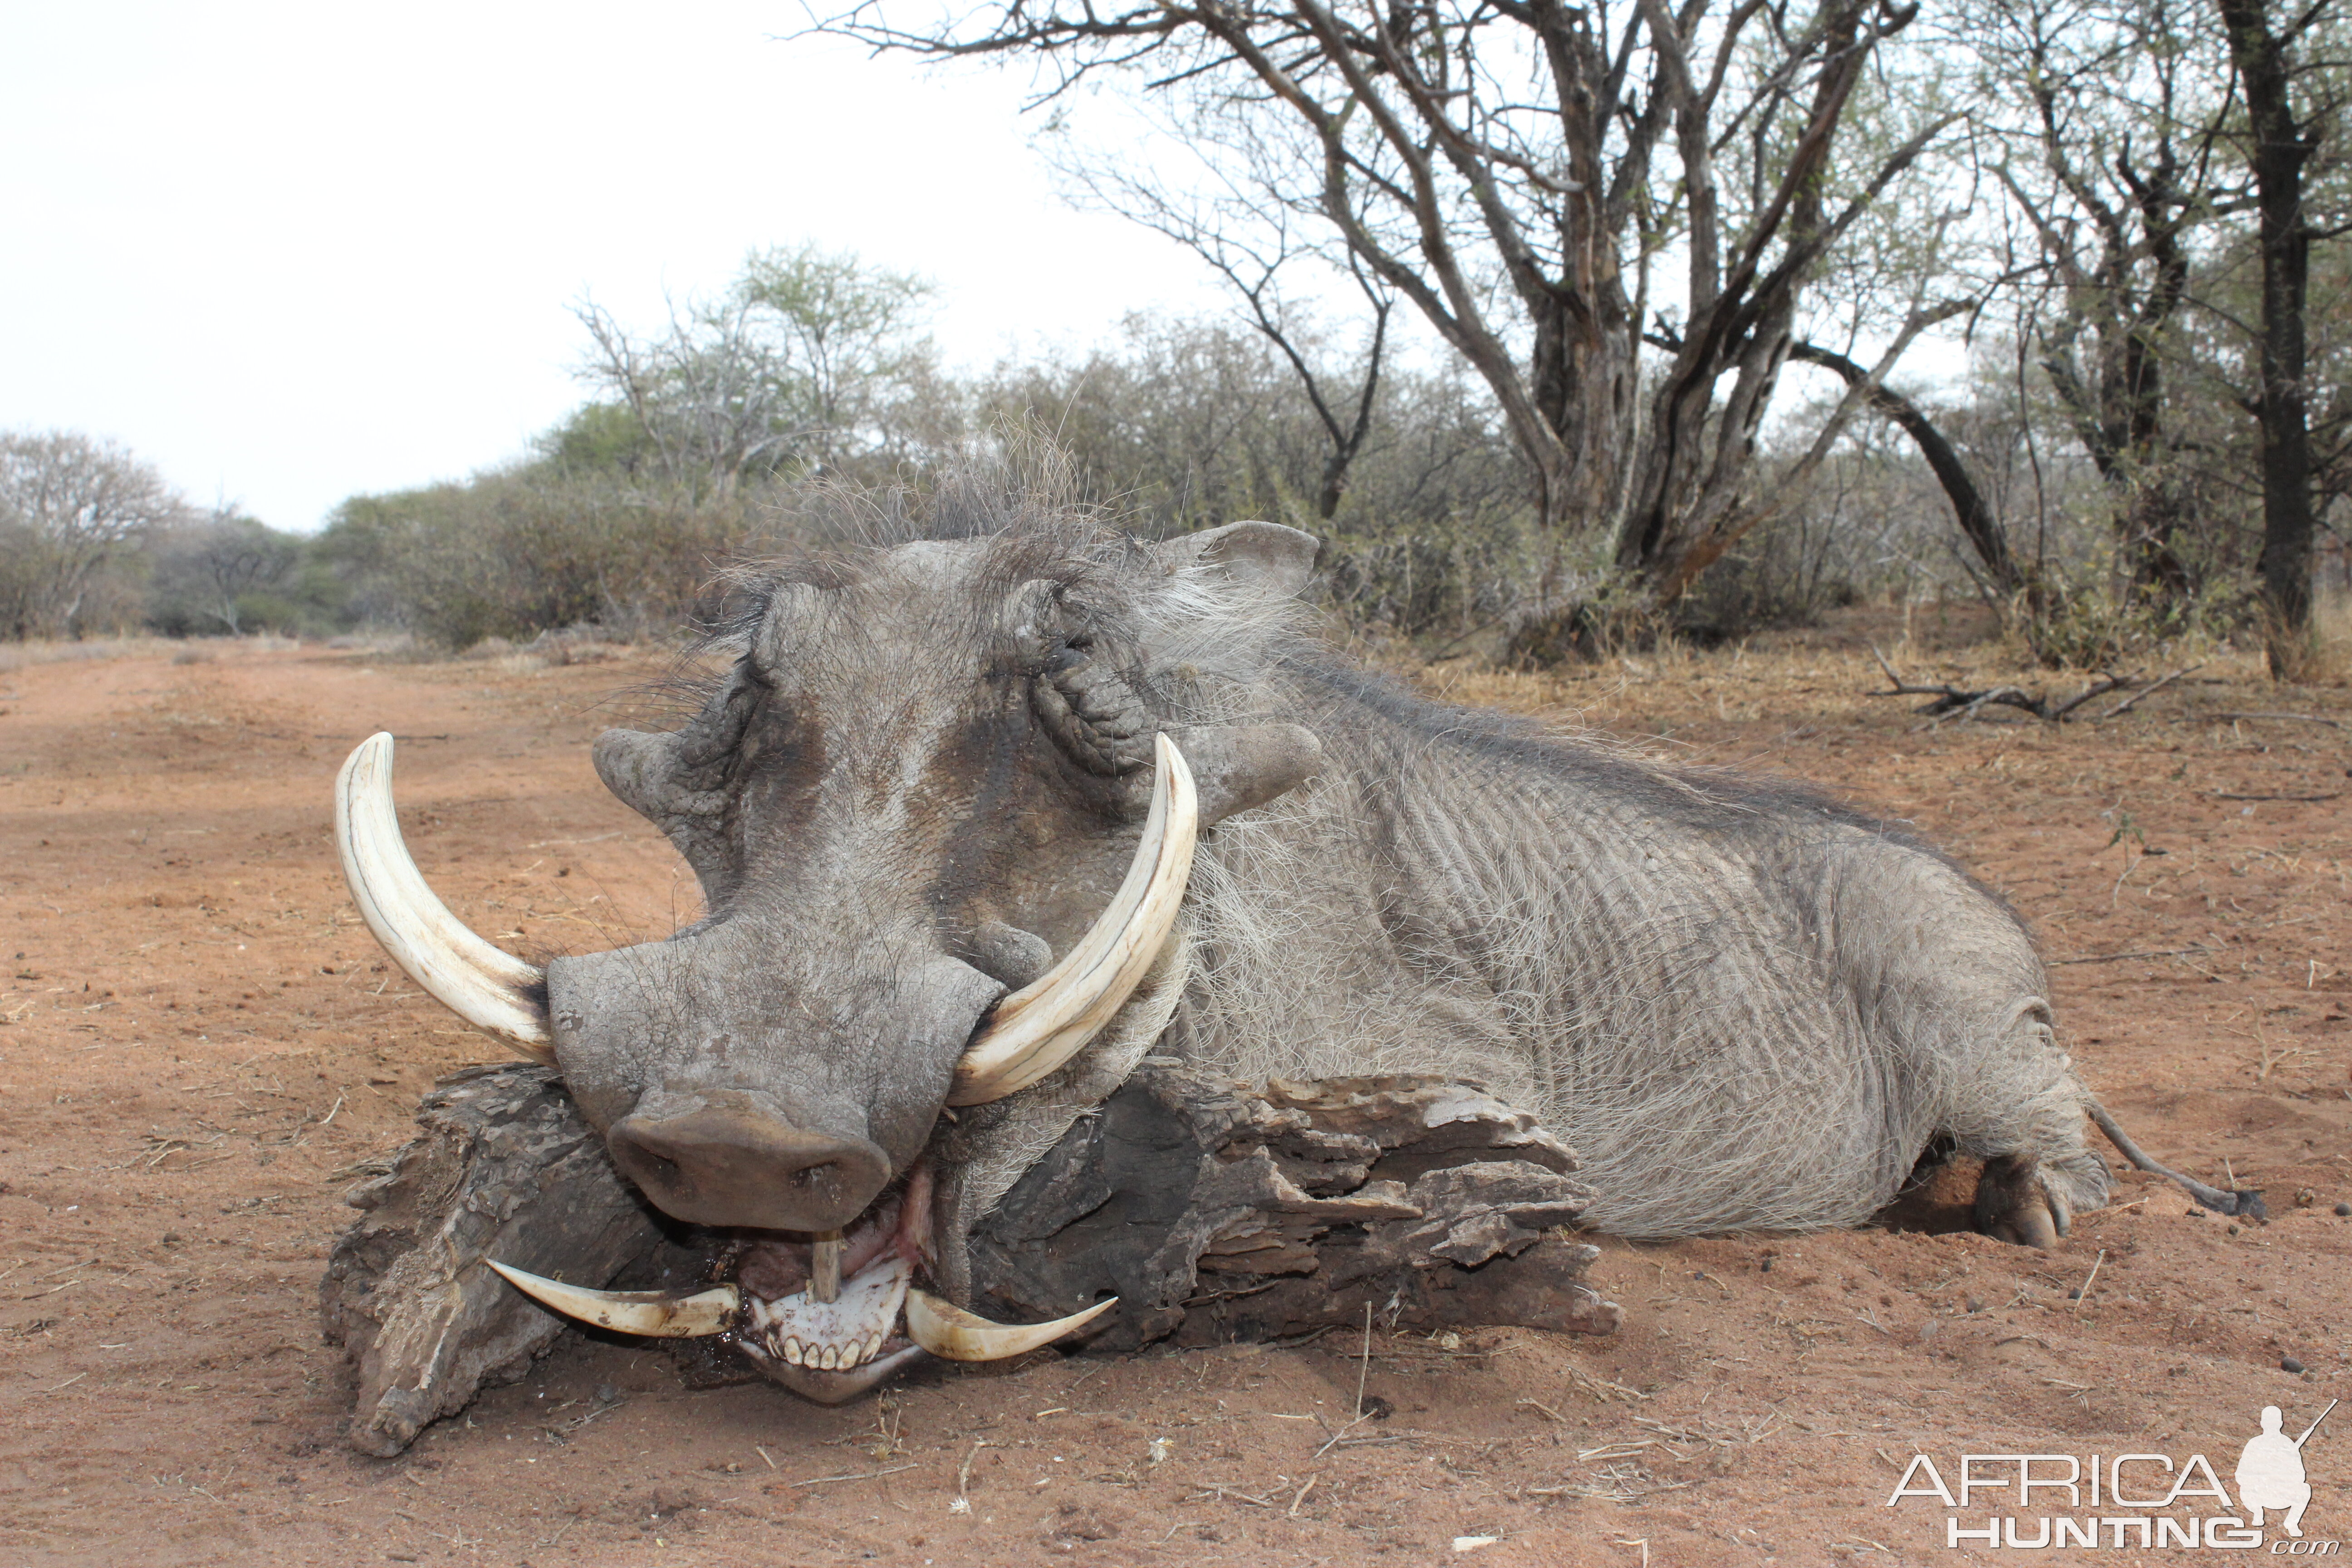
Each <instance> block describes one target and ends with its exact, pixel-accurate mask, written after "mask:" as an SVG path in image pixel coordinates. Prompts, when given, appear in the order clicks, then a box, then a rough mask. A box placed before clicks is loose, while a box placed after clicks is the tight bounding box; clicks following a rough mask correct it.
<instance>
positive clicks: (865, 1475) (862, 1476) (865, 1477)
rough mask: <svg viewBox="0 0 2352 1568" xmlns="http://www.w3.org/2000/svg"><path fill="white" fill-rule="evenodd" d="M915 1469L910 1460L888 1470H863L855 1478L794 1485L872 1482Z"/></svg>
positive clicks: (829, 1478) (820, 1479) (816, 1479)
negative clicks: (901, 1471) (882, 1477)
mask: <svg viewBox="0 0 2352 1568" xmlns="http://www.w3.org/2000/svg"><path fill="white" fill-rule="evenodd" d="M913 1468H915V1463H914V1461H913V1460H911V1459H909V1460H908V1462H907V1463H905V1464H903V1465H892V1466H891V1467H890V1468H888V1469H887V1470H862V1471H860V1472H859V1473H857V1474H856V1475H854V1476H816V1477H813V1478H811V1479H808V1480H805V1481H794V1482H793V1485H794V1486H796V1487H822V1486H829V1485H831V1484H832V1483H833V1482H835V1481H870V1480H874V1479H877V1478H878V1477H881V1476H895V1475H897V1474H898V1472H899V1471H900V1470H911V1469H913Z"/></svg>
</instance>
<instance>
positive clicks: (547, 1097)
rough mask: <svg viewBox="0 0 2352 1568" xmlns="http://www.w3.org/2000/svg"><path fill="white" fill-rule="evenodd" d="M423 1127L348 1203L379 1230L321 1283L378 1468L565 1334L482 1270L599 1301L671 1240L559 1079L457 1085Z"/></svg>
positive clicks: (435, 1104) (528, 1077) (470, 1076)
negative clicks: (583, 1287) (530, 1276)
mask: <svg viewBox="0 0 2352 1568" xmlns="http://www.w3.org/2000/svg"><path fill="white" fill-rule="evenodd" d="M416 1121H417V1124H418V1126H420V1127H421V1128H423V1129H424V1131H423V1132H422V1133H421V1134H420V1135H419V1136H418V1137H417V1138H416V1139H415V1141H414V1142H410V1143H409V1144H408V1145H407V1146H406V1147H405V1148H403V1149H402V1150H401V1151H400V1152H398V1153H397V1154H395V1155H393V1156H392V1157H391V1158H390V1159H388V1160H384V1161H380V1162H375V1163H374V1167H375V1168H374V1173H373V1177H372V1179H371V1180H368V1181H365V1182H362V1184H360V1185H358V1186H356V1187H354V1188H352V1190H351V1191H350V1192H348V1193H346V1194H344V1195H343V1201H344V1202H345V1203H348V1204H350V1205H352V1207H354V1208H357V1209H362V1210H364V1211H366V1217H364V1218H362V1220H360V1221H359V1222H358V1223H357V1224H355V1225H353V1226H352V1227H351V1228H350V1229H348V1230H346V1231H345V1232H344V1233H343V1234H342V1236H341V1237H340V1238H339V1239H338V1240H337V1241H336V1243H335V1246H334V1250H333V1252H332V1253H331V1255H330V1256H329V1258H328V1260H327V1272H326V1276H325V1278H323V1279H321V1280H320V1282H319V1311H320V1320H321V1321H322V1323H323V1326H324V1328H325V1331H326V1336H327V1339H328V1340H329V1341H330V1342H332V1343H338V1344H341V1346H342V1347H343V1349H344V1352H345V1353H346V1354H347V1355H348V1356H349V1357H350V1359H351V1363H352V1366H353V1368H354V1369H355V1370H356V1371H357V1373H358V1375H359V1395H358V1400H357V1403H356V1407H355V1409H354V1410H353V1413H352V1423H351V1426H350V1431H349V1435H350V1438H351V1443H352V1447H355V1448H358V1449H359V1450H360V1451H361V1452H362V1453H366V1454H373V1455H376V1456H378V1457H380V1458H389V1457H391V1456H392V1455H394V1454H397V1453H399V1452H400V1451H401V1450H402V1449H404V1448H405V1447H408V1445H409V1444H410V1443H411V1442H412V1441H414V1440H415V1436H416V1434H417V1433H418V1432H420V1431H422V1430H424V1428H425V1426H427V1425H428V1424H429V1423H431V1422H433V1421H436V1420H438V1419H439V1418H440V1417H442V1416H444V1415H455V1414H456V1413H457V1412H458V1411H460V1410H463V1409H464V1408H465V1407H466V1406H467V1405H469V1404H471V1403H472V1402H473V1399H474V1396H475V1394H478V1393H479V1392H480V1391H481V1390H482V1389H483V1388H484V1387H486V1386H496V1385H497V1384H501V1383H511V1382H513V1381H515V1380H516V1379H517V1378H519V1377H520V1376H521V1375H522V1374H523V1373H524V1371H525V1370H526V1369H527V1368H529V1366H530V1362H531V1358H532V1357H534V1356H536V1355H538V1354H540V1353H541V1352H544V1351H545V1350H546V1349H547V1348H548V1346H549V1345H551V1343H553V1342H554V1340H555V1338H556V1336H557V1335H558V1334H560V1333H562V1331H563V1328H564V1321H563V1320H562V1319H561V1318H559V1317H556V1316H554V1315H553V1314H552V1313H550V1312H547V1311H545V1310H542V1309H541V1308H540V1307H539V1306H537V1305H536V1304H534V1303H533V1302H531V1301H530V1300H528V1299H526V1298H525V1297H523V1296H521V1295H520V1294H519V1293H517V1292H516V1291H515V1290H514V1289H511V1288H510V1287H509V1286H508V1284H507V1283H506V1281H505V1280H503V1279H499V1277H498V1276H497V1275H495V1274H493V1273H491V1272H490V1270H488V1268H483V1267H481V1260H482V1258H484V1257H486V1256H487V1257H492V1258H497V1259H498V1260H499V1262H501V1263H510V1264H513V1265H514V1266H515V1267H517V1268H527V1269H530V1271H531V1272H533V1273H535V1274H545V1275H548V1276H550V1277H551V1278H554V1279H568V1280H573V1281H578V1282H582V1283H589V1284H595V1285H602V1284H604V1282H605V1281H606V1280H608V1279H611V1278H612V1277H613V1276H614V1274H615V1273H617V1272H618V1271H619V1270H620V1269H622V1268H625V1267H626V1266H627V1265H629V1264H630V1263H632V1262H634V1261H635V1260H636V1259H637V1258H642V1257H644V1256H645V1255H646V1253H647V1252H648V1251H650V1250H652V1249H653V1248H654V1247H656V1245H657V1244H658V1243H659V1241H660V1240H661V1230H660V1227H659V1226H658V1224H657V1222H656V1219H655V1217H654V1215H653V1213H652V1211H651V1210H649V1209H648V1208H647V1207H646V1205H645V1204H644V1203H643V1201H642V1200H640V1199H639V1198H638V1197H637V1195H636V1194H635V1191H634V1190H633V1189H632V1188H631V1187H630V1186H629V1185H628V1184H627V1183H625V1182H624V1181H623V1180H622V1179H621V1176H620V1173H618V1172H616V1171H614V1169H613V1165H612V1162H611V1161H610V1160H609V1159H608V1158H606V1156H605V1153H604V1139H603V1138H601V1137H599V1136H598V1135H597V1134H596V1132H595V1131H593V1129H592V1128H590V1127H589V1126H588V1124H587V1123H586V1122H585V1121H583V1120H582V1119H581V1116H580V1113H579V1111H578V1110H575V1109H574V1108H573V1106H572V1097H571V1096H570V1095H568V1094H566V1093H565V1092H564V1090H563V1086H562V1083H561V1082H560V1081H558V1079H557V1078H556V1075H555V1073H554V1072H553V1070H552V1069H551V1068H542V1067H524V1066H513V1067H489V1068H467V1070H465V1071H463V1072H459V1073H456V1074H453V1075H451V1076H450V1077H448V1078H446V1079H442V1080H441V1081H440V1082H439V1083H438V1084H436V1085H435V1086H434V1088H433V1089H432V1091H431V1092H430V1093H428V1094H427V1095H426V1096H425V1101H424V1103H423V1105H422V1106H420V1107H419V1108H418V1110H417V1113H416Z"/></svg>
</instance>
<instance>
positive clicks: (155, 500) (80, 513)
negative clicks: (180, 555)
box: [0, 430, 187, 638]
mask: <svg viewBox="0 0 2352 1568" xmlns="http://www.w3.org/2000/svg"><path fill="white" fill-rule="evenodd" d="M186 510H187V504H186V502H185V501H184V500H182V499H181V498H180V495H179V492H177V491H176V490H174V489H172V487H171V486H170V485H168V484H166V483H164V482H163V476H162V475H160V474H158V473H157V472H156V471H155V470H154V469H153V468H149V467H148V466H147V465H146V464H144V463H142V462H141V461H139V459H138V458H134V457H132V456H131V454H130V452H128V451H127V450H125V449H124V448H122V447H119V446H117V445H115V444H114V443H112V442H110V441H101V440H94V439H92V438H91V437H88V436H83V435H79V434H77V433H75V432H72V431H66V430H52V431H48V432H46V433H43V434H38V435H36V434H33V433H31V432H28V431H26V432H5V433H0V637H16V638H23V637H55V636H58V635H60V634H63V635H65V636H68V637H79V635H80V634H81V626H80V620H79V616H80V612H81V606H82V600H83V597H84V595H86V594H87V593H88V591H89V585H90V582H91V579H92V578H94V577H95V576H96V575H97V574H98V573H99V571H100V568H101V567H103V566H104V565H105V564H106V563H108V562H109V561H110V559H112V558H113V557H114V556H116V555H117V554H119V553H121V552H123V551H124V550H125V549H127V548H128V547H130V546H131V545H132V544H134V543H136V542H138V541H139V540H141V539H142V538H144V537H145V536H146V535H147V534H148V533H150V532H152V531H155V530H157V529H161V528H163V527H165V526H167V525H169V524H171V523H173V522H175V521H179V520H180V519H181V518H182V517H184V515H185V514H186Z"/></svg>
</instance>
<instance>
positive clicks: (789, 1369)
mask: <svg viewBox="0 0 2352 1568" xmlns="http://www.w3.org/2000/svg"><path fill="white" fill-rule="evenodd" d="M915 1207H917V1205H911V1204H910V1205H902V1210H901V1213H902V1215H903V1214H904V1213H905V1212H907V1211H908V1210H912V1209H914V1208H915ZM873 1240H874V1238H872V1237H868V1238H866V1243H865V1244H864V1245H858V1244H857V1243H856V1241H855V1240H853V1243H852V1247H851V1252H852V1256H853V1257H854V1256H856V1254H858V1253H866V1262H865V1263H864V1266H863V1267H861V1268H857V1269H856V1272H855V1273H853V1274H852V1275H851V1276H850V1277H849V1278H848V1279H845V1280H843V1281H842V1282H841V1285H840V1288H839V1289H838V1290H837V1291H836V1292H835V1295H834V1299H833V1300H829V1301H826V1300H818V1299H817V1297H816V1294H815V1293H814V1291H813V1290H811V1289H800V1290H795V1291H792V1292H790V1293H788V1294H785V1295H781V1296H775V1297H766V1296H761V1295H759V1294H758V1293H756V1292H754V1291H751V1290H749V1289H745V1288H744V1287H743V1286H742V1285H741V1284H740V1282H739V1283H736V1284H731V1285H719V1286H714V1287H712V1288H710V1289H706V1290H698V1291H657V1290H591V1289H586V1288H584V1287H582V1286H578V1285H566V1284H563V1283H562V1282H561V1281H558V1280H553V1279H542V1278H541V1277H540V1276H539V1275H536V1274H530V1273H527V1272H525V1271H524V1270H522V1269H520V1268H509V1267H508V1266H507V1265H505V1264H502V1263H497V1262H492V1263H491V1264H490V1267H491V1268H495V1269H496V1270H498V1272H499V1275H500V1276H501V1277H502V1278H503V1279H506V1280H507V1282H508V1283H509V1284H511V1285H513V1286H514V1287H515V1289H518V1290H520V1291H521V1292H523V1294H525V1295H527V1296H529V1297H530V1298H531V1299H532V1300H535V1301H537V1302H539V1303H540V1305H541V1306H543V1307H546V1308H548V1309H550V1310H553V1311H557V1312H561V1313H562V1314H564V1315H565V1316H566V1317H570V1318H574V1319H577V1320H579V1321H582V1322H585V1323H591V1324H593V1325H595V1326H596V1327H598V1328H604V1329H611V1330H613V1331H615V1332H619V1333H632V1334H642V1335H646V1336H648V1337H652V1338H661V1339H691V1338H699V1337H704V1336H710V1335H717V1336H720V1337H723V1338H725V1339H726V1340H728V1341H729V1342H731V1343H734V1344H737V1345H740V1346H741V1347H742V1349H743V1350H744V1351H745V1352H748V1353H749V1354H750V1355H751V1357H752V1359H753V1360H754V1361H755V1362H757V1363H759V1365H760V1369H761V1371H762V1372H763V1373H767V1375H768V1376H769V1377H771V1378H772V1379H773V1380H775V1381H776V1382H778V1383H781V1384H783V1385H784V1386H786V1387H787V1388H790V1389H792V1390H793V1392H794V1393H796V1394H803V1395H805V1396H807V1397H808V1398H811V1399H815V1400H819V1401H822V1402H824V1403H825V1404H838V1403H839V1402H841V1401H842V1400H845V1399H848V1398H851V1397H853V1396H855V1395H856V1394H862V1393H864V1392H865V1391H866V1390H867V1389H869V1388H871V1387H873V1386H874V1385H875V1384H878V1383H880V1382H881V1381H882V1380H883V1379H885V1378H887V1377H888V1376H890V1375H891V1374H892V1373H897V1372H898V1371H899V1370H901V1369H902V1368H904V1367H907V1366H909V1365H911V1364H913V1363H916V1362H918V1361H919V1360H921V1359H922V1358H923V1356H924V1355H925V1354H926V1353H928V1354H930V1355H935V1356H938V1357H940V1359H941V1360H944V1361H962V1362H980V1361H1006V1360H1010V1359H1011V1358H1012V1357H1014V1356H1018V1355H1025V1354H1027V1353H1028V1352H1031V1351H1033V1350H1036V1349H1038V1348H1039V1347H1041V1346H1044V1345H1047V1344H1050V1343H1052V1342H1054V1341H1055V1340H1057V1339H1060V1338H1061V1337H1062V1336H1063V1335H1065V1334H1066V1333H1069V1332H1071V1331H1073V1330H1076V1329H1079V1328H1083V1327H1084V1326H1086V1325H1087V1324H1088V1323H1090V1322H1092V1321H1095V1319H1097V1318H1098V1317H1100V1316H1101V1315H1102V1314H1103V1313H1105V1312H1107V1311H1108V1310H1110V1309H1111V1308H1112V1307H1114V1306H1116V1305H1118V1298H1117V1297H1112V1298H1110V1299H1109V1300H1104V1301H1098V1302H1097V1303H1096V1304H1095V1305H1093V1306H1091V1307H1089V1308H1087V1310H1084V1311H1081V1312H1074V1313H1072V1314H1071V1315H1070V1316H1068V1317H1066V1318H1058V1319H1055V1321H1052V1322H1047V1323H1024V1324H1006V1323H992V1322H990V1321H988V1320H986V1319H985V1318H982V1317H978V1316H976V1315H975V1314H973V1313H971V1312H967V1311H965V1310H963V1309H961V1308H960V1307H958V1306H955V1305H954V1304H953V1303H951V1302H949V1301H945V1300H940V1298H939V1297H937V1296H934V1295H931V1294H930V1293H929V1291H925V1290H919V1289H915V1288H914V1280H915V1258H916V1252H915V1248H914V1247H913V1246H912V1245H911V1243H910V1239H909V1237H908V1232H907V1230H906V1229H905V1228H904V1227H903V1226H893V1227H892V1230H891V1232H890V1234H889V1237H888V1238H887V1241H884V1242H883V1243H882V1245H880V1246H879V1247H877V1248H875V1249H874V1250H872V1251H870V1252H869V1251H867V1248H868V1247H872V1246H873ZM902 1324H903V1329H902Z"/></svg>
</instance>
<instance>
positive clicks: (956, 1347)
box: [907, 1290, 1118, 1361]
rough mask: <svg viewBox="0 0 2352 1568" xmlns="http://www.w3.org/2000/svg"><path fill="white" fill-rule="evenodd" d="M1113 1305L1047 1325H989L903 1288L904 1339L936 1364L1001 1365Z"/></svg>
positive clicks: (1111, 1302) (1081, 1325)
mask: <svg viewBox="0 0 2352 1568" xmlns="http://www.w3.org/2000/svg"><path fill="white" fill-rule="evenodd" d="M1116 1306H1118V1297H1116V1296H1113V1297H1111V1298H1110V1299H1109V1300H1103V1301H1097V1302H1096V1303H1095V1304H1094V1305H1093V1306H1091V1307H1088V1308H1087V1310H1085V1311H1083V1312H1073V1313H1071V1314H1070V1315H1069V1316H1068V1317H1066V1318H1056V1319H1055V1320H1054V1321H1052V1322H1050V1323H1022V1324H1007V1323H992V1322H990V1321H988V1320H987V1319H985V1318H981V1317H975V1316H973V1315H972V1314H971V1313H970V1312H967V1311H965V1310H963V1309H962V1308H961V1307H958V1306H955V1305H953V1304H951V1303H950V1302H947V1301H942V1300H940V1299H939V1298H938V1297H937V1296H933V1295H931V1294H929V1292H927V1291H922V1290H909V1291H908V1292H907V1337H908V1339H910V1340H912V1341H914V1342H916V1343H917V1344H919V1345H920V1346H922V1347H923V1348H924V1349H925V1350H927V1351H929V1352H931V1353H932V1354H933V1355H935V1356H938V1357H939V1358H940V1360H942V1361H1007V1360H1010V1359H1011V1358H1012V1357H1013V1356H1017V1355H1023V1354H1025V1353H1027V1352H1030V1351H1034V1350H1035V1349H1036V1348H1037V1347H1038V1346H1040V1345H1045V1344H1051V1343H1053V1342H1054V1341H1055V1340H1057V1339H1060V1338H1061V1337H1062V1336H1063V1335H1064V1334H1066V1333H1068V1332H1069V1331H1071V1330H1073V1329H1082V1328H1084V1327H1086V1325H1087V1324H1088V1323H1091V1322H1093V1321H1095V1320H1096V1319H1097V1318H1099V1317H1101V1316H1102V1315H1103V1314H1104V1313H1105V1312H1108V1311H1109V1310H1111V1309H1112V1308H1113V1307H1116Z"/></svg>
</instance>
